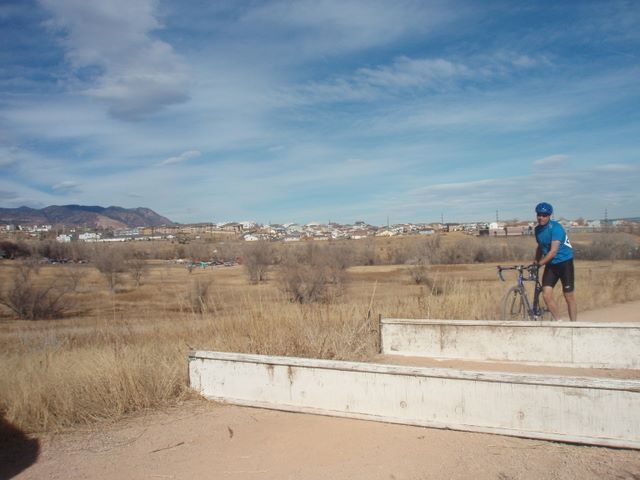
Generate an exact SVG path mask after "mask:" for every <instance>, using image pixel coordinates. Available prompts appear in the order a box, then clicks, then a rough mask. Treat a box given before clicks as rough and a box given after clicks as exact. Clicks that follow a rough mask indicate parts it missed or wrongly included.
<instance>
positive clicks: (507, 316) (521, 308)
mask: <svg viewBox="0 0 640 480" xmlns="http://www.w3.org/2000/svg"><path fill="white" fill-rule="evenodd" d="M528 317H529V314H528V312H527V308H526V305H525V303H524V298H522V292H521V291H520V288H518V287H511V288H510V289H509V290H507V293H506V295H505V296H504V298H503V299H502V320H506V321H509V320H528V319H529V318H528Z"/></svg>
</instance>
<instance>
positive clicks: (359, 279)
mask: <svg viewBox="0 0 640 480" xmlns="http://www.w3.org/2000/svg"><path fill="white" fill-rule="evenodd" d="M639 266H640V262H638V261H617V262H577V282H576V284H577V290H576V294H577V297H578V305H579V307H580V308H581V309H591V308H596V307H603V306H606V305H609V304H613V303H618V302H622V301H628V300H635V299H640V282H638V279H639V277H640V268H638V267H639ZM13 268H14V261H1V262H0V278H1V279H6V278H8V277H9V274H10V271H11V269H13ZM64 268H65V267H64V266H61V265H52V266H45V267H43V268H42V269H41V271H40V275H41V278H42V280H43V281H46V280H47V279H51V278H56V277H57V276H58V275H60V274H61V272H62V269H64ZM75 268H76V269H79V270H81V272H82V280H81V282H80V285H79V286H78V289H77V291H76V292H75V293H74V294H73V299H74V304H75V309H74V310H73V311H72V312H71V316H68V317H67V318H64V319H61V320H45V321H38V322H33V321H32V322H29V321H19V320H15V319H13V318H12V317H11V316H10V314H9V312H8V311H2V315H3V316H2V317H0V352H1V353H0V412H1V413H2V414H3V415H4V416H5V417H6V418H7V420H9V421H10V422H11V423H13V424H14V425H16V426H18V427H19V428H21V429H23V430H24V431H28V432H40V431H55V430H60V429H65V428H69V427H72V426H74V425H78V424H87V423H92V422H95V421H99V420H103V419H110V420H113V419H117V418H119V417H121V416H122V415H125V414H127V413H129V412H133V411H138V410H142V409H149V408H157V407H160V406H166V405H170V404H174V403H176V402H180V401H181V400H183V399H185V398H186V397H187V396H189V395H190V392H189V389H188V386H187V376H186V371H187V368H186V355H187V352H188V351H189V350H191V349H211V350H222V351H239V352H249V353H261V354H273V355H288V356H305V357H318V358H333V359H350V360H366V359H369V358H371V357H372V356H373V355H374V354H375V353H376V348H377V347H376V341H377V334H376V332H375V325H373V324H374V323H375V321H376V319H377V317H378V315H380V314H381V315H384V316H387V317H407V318H441V319H447V318H448V319H482V318H486V319H496V318H498V315H499V301H500V299H501V297H502V295H503V293H504V292H505V291H506V289H507V287H508V286H509V284H504V283H500V282H499V281H498V278H497V276H496V273H495V264H472V265H436V266H431V267H429V275H430V278H431V282H430V283H428V284H422V285H419V284H416V283H415V281H413V280H412V278H411V275H410V272H409V269H410V268H411V266H410V265H380V266H368V267H364V266H359V267H352V268H350V269H349V270H348V271H347V281H346V283H345V291H344V294H343V295H341V296H339V297H336V298H335V299H333V300H332V301H330V302H324V303H308V304H304V303H302V304H301V303H296V302H291V301H290V298H289V297H288V296H287V295H286V294H285V293H284V292H283V291H282V289H281V288H280V287H279V285H278V282H277V280H276V278H273V279H271V280H269V281H268V282H266V283H260V284H252V283H250V282H249V280H248V279H247V276H246V274H245V271H244V269H243V268H242V267H241V266H237V267H229V268H218V269H211V268H208V269H200V268H197V269H195V270H194V271H193V272H192V273H189V272H188V271H187V269H186V268H185V267H184V266H180V265H177V264H174V263H169V262H164V261H160V260H157V261H151V262H150V264H149V269H148V271H147V272H146V273H145V277H144V279H143V282H142V284H141V286H140V287H139V288H136V287H135V282H134V280H133V279H131V278H127V277H126V276H125V281H124V283H122V284H120V286H119V288H118V289H117V290H116V291H115V292H111V291H110V290H109V288H108V285H107V282H106V281H105V279H104V277H103V276H101V275H100V274H99V273H98V271H97V270H96V269H95V268H94V267H92V266H90V265H79V266H76V267H75ZM509 283H510V282H509ZM198 285H200V287H199V286H198ZM202 285H207V288H206V289H203V288H201V286H202ZM557 290H558V289H557ZM194 295H196V300H195V303H194ZM562 304H563V302H560V305H562ZM194 305H196V307H194ZM197 305H206V308H197Z"/></svg>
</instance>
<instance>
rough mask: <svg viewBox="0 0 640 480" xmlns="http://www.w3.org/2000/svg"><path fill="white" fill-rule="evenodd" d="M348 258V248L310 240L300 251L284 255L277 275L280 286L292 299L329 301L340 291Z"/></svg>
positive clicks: (350, 257) (349, 263)
mask: <svg viewBox="0 0 640 480" xmlns="http://www.w3.org/2000/svg"><path fill="white" fill-rule="evenodd" d="M351 261H352V254H351V251H350V250H349V249H348V248H343V247H335V246H324V247H320V246H318V245H316V244H314V243H310V244H308V245H307V247H306V249H304V250H303V251H301V252H290V253H289V255H288V256H287V257H285V259H284V261H283V262H282V267H281V270H280V277H279V278H280V285H281V289H282V290H283V291H284V292H285V294H286V295H287V296H288V297H289V300H291V301H292V302H296V303H327V302H330V301H331V300H334V299H335V298H337V297H338V296H340V295H341V294H342V293H343V290H344V285H345V283H346V279H347V276H346V269H347V268H348V267H349V266H350V265H351Z"/></svg>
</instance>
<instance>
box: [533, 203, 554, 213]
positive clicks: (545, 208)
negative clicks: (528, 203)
mask: <svg viewBox="0 0 640 480" xmlns="http://www.w3.org/2000/svg"><path fill="white" fill-rule="evenodd" d="M536 213H541V214H543V215H551V214H552V213H553V207H552V206H551V204H549V203H547V202H542V203H539V204H538V205H536Z"/></svg>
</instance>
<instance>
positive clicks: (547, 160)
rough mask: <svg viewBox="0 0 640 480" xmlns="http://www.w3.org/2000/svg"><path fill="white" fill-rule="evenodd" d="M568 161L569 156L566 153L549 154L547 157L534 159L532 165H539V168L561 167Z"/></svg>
mask: <svg viewBox="0 0 640 480" xmlns="http://www.w3.org/2000/svg"><path fill="white" fill-rule="evenodd" d="M569 161H570V157H569V156H568V155H550V156H548V157H544V158H539V159H538V160H534V162H533V166H534V167H539V168H548V167H550V168H554V167H562V166H564V165H567V164H568V163H569Z"/></svg>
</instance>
